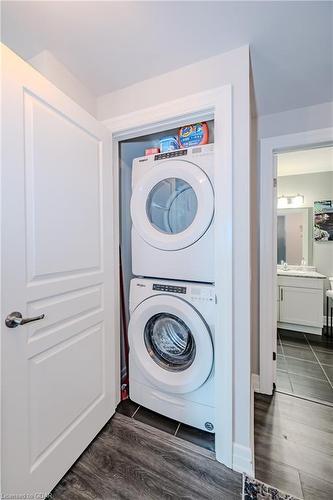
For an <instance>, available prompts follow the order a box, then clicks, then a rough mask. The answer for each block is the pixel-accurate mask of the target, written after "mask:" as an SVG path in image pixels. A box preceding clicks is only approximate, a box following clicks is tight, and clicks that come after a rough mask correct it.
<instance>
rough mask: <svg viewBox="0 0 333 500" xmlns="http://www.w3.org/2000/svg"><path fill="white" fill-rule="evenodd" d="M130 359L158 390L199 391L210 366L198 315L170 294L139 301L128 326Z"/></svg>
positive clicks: (205, 330)
mask: <svg viewBox="0 0 333 500" xmlns="http://www.w3.org/2000/svg"><path fill="white" fill-rule="evenodd" d="M129 343H130V357H132V356H134V357H135V360H136V362H137V363H138V365H139V367H140V369H141V370H142V371H143V373H144V375H145V376H146V377H147V378H148V379H149V381H150V382H151V383H152V384H154V385H155V386H156V387H158V388H159V389H161V390H165V391H167V392H171V393H186V392H191V391H193V390H195V389H197V388H199V387H200V386H201V385H202V384H203V383H204V382H205V381H206V380H207V378H208V377H209V374H210V372H211V370H212V367H213V359H214V355H213V344H212V339H211V335H210V332H209V329H208V327H207V325H206V323H205V322H204V320H203V319H202V317H201V316H200V314H199V313H198V312H197V311H196V310H195V309H194V308H193V307H192V306H191V305H190V304H189V303H188V302H185V301H184V300H182V299H179V298H177V297H174V296H170V295H163V294H161V295H155V296H153V297H151V298H149V299H147V300H144V301H143V302H141V304H139V305H138V307H137V308H136V309H135V310H134V312H133V314H132V316H131V319H130V323H129Z"/></svg>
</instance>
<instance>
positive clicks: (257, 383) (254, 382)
mask: <svg viewBox="0 0 333 500" xmlns="http://www.w3.org/2000/svg"><path fill="white" fill-rule="evenodd" d="M252 387H253V390H254V392H260V376H259V375H258V374H257V373H252Z"/></svg>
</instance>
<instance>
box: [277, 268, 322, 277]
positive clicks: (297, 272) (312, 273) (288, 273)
mask: <svg viewBox="0 0 333 500" xmlns="http://www.w3.org/2000/svg"><path fill="white" fill-rule="evenodd" d="M277 275H278V276H293V277H294V278H318V279H326V276H325V275H324V274H320V273H317V271H308V270H304V271H301V270H298V269H288V270H286V271H285V270H284V269H278V270H277Z"/></svg>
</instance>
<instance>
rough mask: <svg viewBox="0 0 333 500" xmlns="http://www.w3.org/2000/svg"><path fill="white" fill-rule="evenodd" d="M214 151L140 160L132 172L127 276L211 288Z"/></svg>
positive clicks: (199, 149) (190, 151)
mask: <svg viewBox="0 0 333 500" xmlns="http://www.w3.org/2000/svg"><path fill="white" fill-rule="evenodd" d="M213 166H214V146H213V145H212V144H208V145H204V146H197V147H192V148H188V149H180V150H177V151H171V152H168V153H161V154H156V155H151V156H143V157H141V158H136V159H135V160H133V169H132V197H131V218H132V271H133V274H134V275H136V276H147V277H157V278H167V279H177V280H188V281H200V282H207V283H212V282H214V253H213V252H214V244H213V237H214V182H213Z"/></svg>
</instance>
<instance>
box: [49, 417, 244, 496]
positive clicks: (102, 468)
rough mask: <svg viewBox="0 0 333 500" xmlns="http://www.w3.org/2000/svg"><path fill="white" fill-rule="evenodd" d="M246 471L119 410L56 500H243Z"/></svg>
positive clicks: (59, 488) (67, 477)
mask: <svg viewBox="0 0 333 500" xmlns="http://www.w3.org/2000/svg"><path fill="white" fill-rule="evenodd" d="M240 496H241V475H240V474H238V473H236V472H233V471H231V470H230V469H228V468H227V467H224V466H223V465H222V464H220V463H218V462H216V461H215V459H214V454H213V453H212V452H211V451H209V450H206V449H204V448H200V447H198V446H195V445H193V444H192V443H189V442H187V441H184V440H183V439H180V438H177V437H175V436H173V435H171V434H168V433H167V432H165V431H162V430H159V429H156V428H153V427H150V426H148V425H146V424H144V423H142V422H140V421H138V420H135V419H133V418H129V417H128V416H125V415H121V414H119V413H117V414H116V415H115V416H114V417H113V418H112V419H111V420H110V421H109V423H108V424H107V425H106V426H105V427H104V429H103V430H102V431H101V432H100V434H99V435H98V436H97V437H96V439H95V440H94V441H93V442H92V443H91V445H90V446H89V447H88V448H87V450H86V451H85V452H84V453H83V454H82V455H81V457H80V458H79V460H78V461H77V462H76V463H75V464H74V465H73V467H72V468H71V469H70V471H69V472H68V473H67V474H66V475H65V476H64V478H63V479H62V480H61V481H60V483H59V484H58V485H57V487H56V488H55V489H54V490H53V492H52V497H51V498H52V500H68V499H70V500H92V499H94V500H97V499H100V500H112V499H130V500H132V499H135V500H138V499H144V500H156V499H168V500H170V499H184V500H185V499H188V500H190V499H191V500H196V499H197V500H214V499H216V500H224V499H225V500H233V499H235V500H236V499H237V500H239V498H240Z"/></svg>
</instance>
